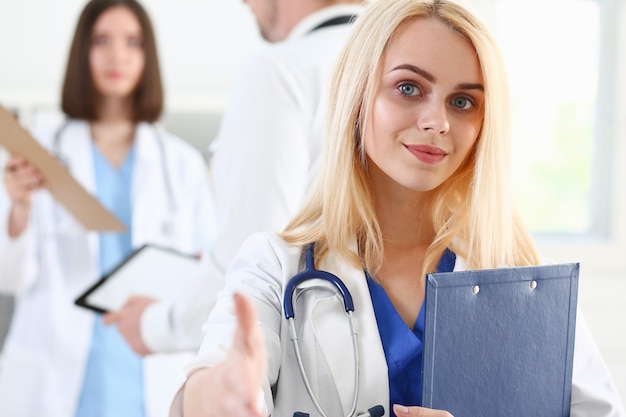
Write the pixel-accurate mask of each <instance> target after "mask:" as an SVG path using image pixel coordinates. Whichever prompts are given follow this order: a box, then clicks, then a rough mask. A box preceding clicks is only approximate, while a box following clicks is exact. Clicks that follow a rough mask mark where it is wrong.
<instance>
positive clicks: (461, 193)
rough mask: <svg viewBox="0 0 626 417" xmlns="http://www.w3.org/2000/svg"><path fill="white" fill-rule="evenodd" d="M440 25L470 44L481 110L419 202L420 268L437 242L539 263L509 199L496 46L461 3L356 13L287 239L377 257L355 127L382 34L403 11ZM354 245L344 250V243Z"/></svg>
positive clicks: (503, 86) (480, 255)
mask: <svg viewBox="0 0 626 417" xmlns="http://www.w3.org/2000/svg"><path fill="white" fill-rule="evenodd" d="M416 18H430V19H436V20H438V21H441V22H443V23H445V24H446V25H448V26H449V27H450V28H451V29H452V30H455V31H457V32H459V33H461V34H462V35H463V36H465V37H466V38H467V39H469V41H470V42H471V43H472V45H473V46H474V49H475V50H476V55H477V57H478V60H479V62H480V66H481V70H482V76H483V82H484V88H485V105H484V108H485V112H484V119H483V124H482V128H481V131H480V133H479V136H478V139H477V141H476V143H475V145H474V148H473V149H472V150H471V151H470V153H469V154H468V156H467V158H466V160H465V161H464V163H463V164H462V166H461V167H459V169H458V170H457V171H456V172H455V173H454V174H453V175H452V176H451V177H450V178H449V179H448V180H447V181H445V182H444V183H443V184H442V185H441V186H439V187H438V188H437V189H435V190H433V191H432V192H431V196H430V198H429V200H428V202H427V204H426V206H425V207H426V208H425V209H424V210H422V211H421V212H419V213H416V215H424V214H425V213H429V215H430V216H431V221H432V224H433V226H434V228H435V229H434V230H435V231H436V236H435V239H434V240H433V242H432V243H431V245H430V246H429V248H428V250H427V253H426V257H425V260H424V267H423V272H424V273H428V272H433V271H435V270H436V268H437V264H438V262H439V259H440V257H441V255H442V253H443V251H444V250H445V248H446V247H448V248H450V249H451V250H453V251H454V252H455V253H457V254H458V255H460V256H462V257H464V258H465V259H466V260H467V261H468V263H469V266H470V267H471V268H476V269H485V268H495V267H498V266H500V265H502V264H505V265H509V266H521V265H533V264H538V263H539V256H538V254H537V251H536V249H535V247H534V244H533V242H532V240H531V238H530V236H529V234H528V233H527V231H526V230H525V228H524V227H523V225H522V224H521V222H520V220H519V218H518V216H517V215H516V214H515V211H514V207H513V205H512V201H513V196H512V195H511V194H512V193H511V187H510V181H511V179H510V174H509V171H508V167H509V166H510V164H509V158H510V155H509V153H510V144H509V142H510V138H509V96H508V86H507V80H506V76H505V70H504V65H503V62H502V58H501V56H500V52H499V49H498V47H497V45H496V44H495V42H494V40H493V38H492V37H491V35H490V34H489V33H488V31H487V29H486V28H485V27H484V26H483V25H482V23H480V22H479V21H478V19H476V18H475V17H474V16H473V15H472V14H471V13H470V12H469V11H468V10H467V9H466V8H464V7H462V6H460V5H458V4H457V3H454V2H451V1H447V0H377V1H375V2H373V3H372V4H371V5H370V6H369V7H368V9H367V10H366V11H365V13H364V14H363V15H362V16H360V17H359V18H358V19H357V21H356V23H355V26H354V28H353V32H352V35H351V37H350V39H349V40H348V42H347V44H346V46H345V47H344V49H343V51H342V53H341V55H340V56H339V59H338V61H337V66H336V71H335V74H334V77H333V79H332V83H331V88H330V96H329V106H328V113H327V126H326V142H325V149H324V160H323V165H322V168H321V171H320V172H319V175H318V176H317V180H316V183H315V185H314V188H313V190H312V192H311V194H310V195H309V196H308V198H307V201H306V202H305V205H304V208H303V209H302V210H301V211H300V213H299V214H298V215H297V216H296V217H295V218H294V219H293V220H292V221H291V223H290V224H289V225H288V226H287V228H286V229H285V230H284V232H283V233H282V237H283V238H284V239H285V240H286V241H287V242H289V243H290V244H293V245H296V246H305V245H307V244H309V243H312V242H316V259H317V261H319V260H320V259H322V258H323V257H324V255H325V254H326V253H327V252H328V251H329V250H332V251H333V252H336V253H338V254H339V255H340V256H341V257H343V258H345V259H347V260H349V261H350V262H352V263H354V264H355V265H358V266H359V267H361V266H362V267H364V268H366V269H367V270H369V271H370V272H372V273H376V272H377V271H378V269H379V268H380V266H381V265H382V262H383V235H382V231H381V229H380V226H379V223H378V220H377V217H376V212H375V209H374V196H373V192H372V188H371V186H370V182H369V179H368V173H367V166H366V164H365V156H364V151H363V149H362V129H363V126H364V125H365V123H364V121H365V120H367V117H369V112H370V107H371V102H372V100H373V96H374V93H375V88H376V86H377V82H378V78H379V76H380V71H381V68H380V67H381V62H382V61H383V57H384V54H385V50H386V48H387V45H388V44H389V42H390V39H391V38H392V37H393V35H394V33H396V31H397V29H398V27H399V26H400V25H401V24H402V23H404V22H406V21H407V20H409V19H416ZM355 239H356V241H357V243H358V252H359V253H357V252H355V250H354V241H355Z"/></svg>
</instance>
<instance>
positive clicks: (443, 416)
mask: <svg viewBox="0 0 626 417" xmlns="http://www.w3.org/2000/svg"><path fill="white" fill-rule="evenodd" d="M393 412H394V413H396V416H398V417H454V416H453V415H452V414H450V413H449V412H447V411H444V410H433V409H430V408H424V407H406V406H404V405H400V404H394V405H393Z"/></svg>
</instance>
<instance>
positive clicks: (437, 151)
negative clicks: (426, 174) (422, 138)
mask: <svg viewBox="0 0 626 417" xmlns="http://www.w3.org/2000/svg"><path fill="white" fill-rule="evenodd" d="M404 147H405V148H407V150H408V151H409V152H411V153H412V154H413V155H415V157H416V158H417V159H419V160H420V161H422V162H425V163H427V164H436V163H437V162H439V161H441V160H442V159H443V158H445V156H446V155H448V153H447V152H446V151H444V150H443V149H441V148H438V147H436V146H430V145H404Z"/></svg>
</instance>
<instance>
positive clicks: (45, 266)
mask: <svg viewBox="0 0 626 417" xmlns="http://www.w3.org/2000/svg"><path fill="white" fill-rule="evenodd" d="M158 131H159V132H160V133H159V134H157V133H156V132H157V129H155V128H154V127H153V126H152V125H150V124H146V123H141V124H139V125H138V127H137V130H136V136H135V146H136V152H135V155H136V159H135V170H134V175H133V183H132V191H131V193H132V208H133V214H132V245H133V247H135V248H137V247H139V246H141V245H142V244H144V243H148V242H150V243H155V244H159V245H163V246H167V247H171V248H174V249H176V250H179V251H182V252H186V253H194V254H196V253H200V252H201V251H202V250H203V249H204V248H205V247H206V240H207V239H208V237H207V236H208V233H209V231H208V230H207V227H206V219H205V217H206V212H205V211H206V207H207V205H208V192H207V179H206V169H205V164H204V161H203V159H202V156H201V154H200V153H199V152H197V151H196V150H194V149H193V148H192V147H191V146H190V145H188V144H187V143H185V142H183V141H182V140H181V139H179V138H176V137H174V136H172V135H170V134H168V133H166V132H164V131H162V130H158ZM54 133H55V132H39V133H35V135H36V136H38V138H39V140H40V141H41V143H42V144H43V145H44V147H46V148H48V149H51V148H52V143H53V136H54ZM158 137H160V138H161V139H162V141H163V144H164V147H165V156H166V160H167V162H166V164H167V169H168V172H169V175H170V180H171V183H172V189H173V194H174V202H175V204H176V212H175V213H171V211H170V210H169V207H170V206H169V199H168V194H167V192H166V187H165V185H164V184H165V177H164V172H163V169H162V167H163V164H162V159H161V157H162V155H163V154H162V153H161V151H160V147H159V145H158V140H157V138H158ZM90 141H91V135H90V132H89V127H88V124H87V123H86V122H84V121H70V122H69V123H68V124H67V126H66V127H65V129H64V130H63V133H62V136H61V140H60V144H59V149H60V157H61V159H62V160H63V161H64V162H65V163H66V164H67V167H68V169H69V170H70V171H71V173H72V175H73V176H74V178H76V179H77V180H78V181H79V182H80V183H81V184H82V185H83V186H84V187H85V188H86V189H87V190H88V191H89V192H91V193H92V194H93V193H94V191H95V178H94V175H95V174H94V166H93V159H92V154H91V148H90V146H91V145H90ZM5 157H6V155H5ZM2 166H3V164H2ZM0 188H1V191H0V224H2V225H3V226H2V227H1V228H0V291H2V292H4V293H11V294H16V295H17V296H18V298H17V303H16V309H15V312H14V316H13V321H12V324H11V328H10V332H9V334H8V337H7V340H6V343H5V346H4V351H3V354H2V363H1V364H0V415H2V416H12V417H61V416H63V417H73V415H74V412H75V408H76V406H77V404H78V399H79V395H80V392H81V386H82V382H83V374H84V370H85V364H86V361H87V356H88V352H89V349H90V344H91V334H92V329H93V321H94V318H95V317H96V315H95V314H94V313H93V312H90V311H88V310H86V309H83V308H80V307H77V306H75V305H74V300H75V298H76V297H77V296H78V295H79V294H80V293H81V292H83V291H84V290H85V289H86V288H88V287H89V286H90V285H92V284H93V283H94V282H96V280H97V279H98V278H99V267H98V265H99V261H98V259H99V250H98V235H97V233H94V232H86V231H85V230H84V229H83V228H82V227H81V226H80V225H79V224H78V223H77V222H76V221H75V220H74V219H73V218H72V217H71V216H70V214H69V213H68V212H66V211H65V210H64V209H63V208H62V207H61V206H59V205H58V204H56V203H55V201H54V200H53V198H52V197H51V195H50V194H49V193H48V192H47V191H38V192H36V193H35V195H34V198H33V208H32V217H31V221H30V223H29V226H28V228H27V229H26V230H25V232H24V233H23V234H22V235H21V236H20V237H18V238H17V239H9V237H8V235H7V230H6V229H7V228H6V224H7V218H8V208H9V206H10V201H9V199H8V197H7V195H6V190H5V189H4V187H0ZM169 219H172V220H174V222H173V223H174V226H175V227H174V228H173V229H174V230H173V233H171V234H170V235H168V234H166V233H165V230H164V227H162V226H163V225H164V224H165V223H166V220H169ZM172 278H175V277H172ZM190 355H192V354H191V353H189V352H187V353H181V354H178V355H169V356H165V355H155V356H150V357H148V358H147V359H146V360H145V361H144V377H145V378H144V380H145V389H146V395H145V398H146V403H145V404H146V410H147V415H148V416H149V417H157V416H163V415H166V413H167V409H168V406H169V402H170V399H171V398H172V395H173V393H174V391H175V389H176V387H177V386H178V385H180V383H177V382H176V381H177V377H178V376H179V375H181V377H182V376H183V375H182V370H181V368H180V367H181V365H182V363H184V362H185V361H188V360H189V357H190Z"/></svg>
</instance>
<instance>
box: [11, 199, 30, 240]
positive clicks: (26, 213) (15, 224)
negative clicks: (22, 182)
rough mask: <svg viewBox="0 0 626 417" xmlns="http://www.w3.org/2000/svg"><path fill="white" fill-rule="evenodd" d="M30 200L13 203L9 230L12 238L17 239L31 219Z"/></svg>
mask: <svg viewBox="0 0 626 417" xmlns="http://www.w3.org/2000/svg"><path fill="white" fill-rule="evenodd" d="M30 211H31V204H30V202H20V203H13V204H12V205H11V209H10V211H9V219H8V222H7V223H8V224H7V231H8V235H9V237H10V238H12V239H15V238H17V237H19V236H21V235H22V233H24V230H26V228H27V227H28V222H29V219H30Z"/></svg>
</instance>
